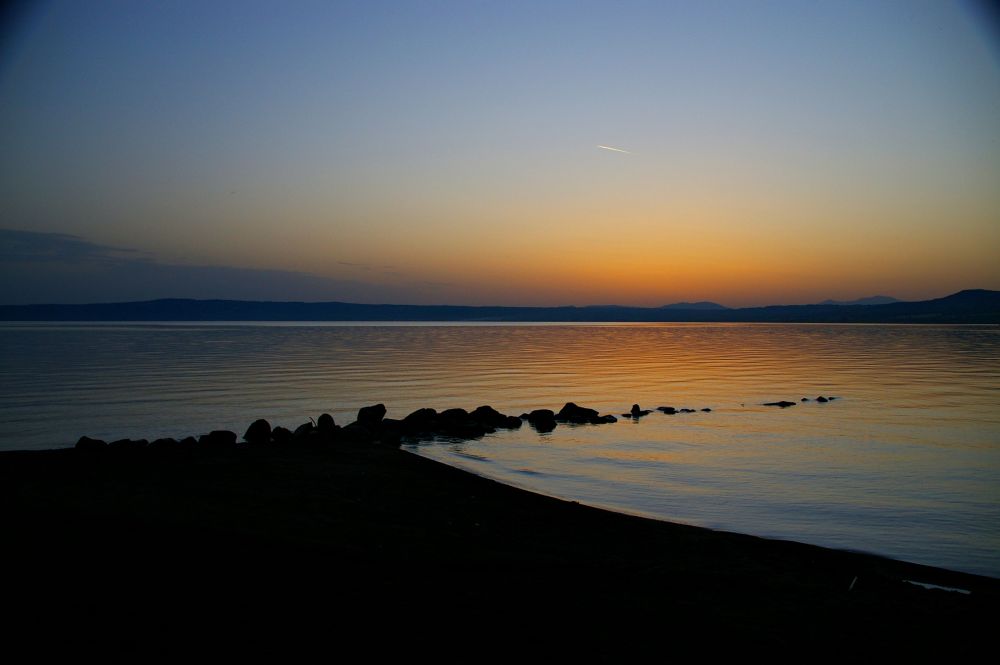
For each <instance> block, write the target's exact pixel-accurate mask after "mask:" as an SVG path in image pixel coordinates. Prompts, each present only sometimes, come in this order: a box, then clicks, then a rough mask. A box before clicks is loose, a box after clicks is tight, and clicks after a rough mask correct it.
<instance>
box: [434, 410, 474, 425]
mask: <svg viewBox="0 0 1000 665" xmlns="http://www.w3.org/2000/svg"><path fill="white" fill-rule="evenodd" d="M438 419H439V420H450V421H453V422H464V421H466V420H470V419H471V418H470V416H469V412H468V411H466V410H465V409H445V410H444V411H442V412H441V413H439V414H438Z"/></svg>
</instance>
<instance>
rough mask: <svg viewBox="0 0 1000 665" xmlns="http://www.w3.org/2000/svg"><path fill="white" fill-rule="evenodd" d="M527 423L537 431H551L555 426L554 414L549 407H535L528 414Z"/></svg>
mask: <svg viewBox="0 0 1000 665" xmlns="http://www.w3.org/2000/svg"><path fill="white" fill-rule="evenodd" d="M527 420H528V423H529V424H530V425H531V426H532V427H534V428H535V430H536V431H538V432H551V431H552V430H554V429H555V428H556V424H557V423H556V414H555V413H554V412H553V411H552V410H551V409H535V410H534V411H532V412H531V413H529V414H528V419H527Z"/></svg>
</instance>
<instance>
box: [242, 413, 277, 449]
mask: <svg viewBox="0 0 1000 665" xmlns="http://www.w3.org/2000/svg"><path fill="white" fill-rule="evenodd" d="M243 440H244V441H246V442H247V443H250V444H254V445H263V444H266V443H268V442H269V441H270V440H271V423H269V422H267V421H266V420H264V419H263V418H260V419H258V420H255V421H253V422H252V423H250V427H248V428H247V432H246V434H244V435H243Z"/></svg>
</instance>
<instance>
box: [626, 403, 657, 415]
mask: <svg viewBox="0 0 1000 665" xmlns="http://www.w3.org/2000/svg"><path fill="white" fill-rule="evenodd" d="M650 413H652V411H651V410H649V409H640V408H639V405H638V404H633V405H632V410H631V411H630V412H629V415H630V416H631V417H632V418H642V417H643V416H648V415H649V414H650Z"/></svg>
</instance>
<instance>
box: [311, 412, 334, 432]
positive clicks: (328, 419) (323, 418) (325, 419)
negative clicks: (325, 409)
mask: <svg viewBox="0 0 1000 665" xmlns="http://www.w3.org/2000/svg"><path fill="white" fill-rule="evenodd" d="M336 428H337V424H336V423H335V422H333V416H331V415H330V414H329V413H324V414H322V415H320V417H319V419H318V420H317V421H316V429H318V430H319V431H320V432H324V433H327V434H329V433H331V432H333V431H334V430H336Z"/></svg>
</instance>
